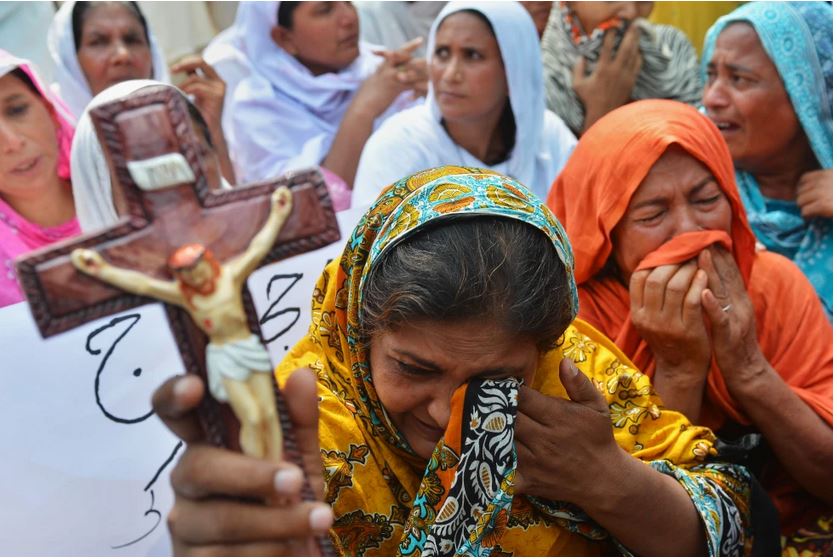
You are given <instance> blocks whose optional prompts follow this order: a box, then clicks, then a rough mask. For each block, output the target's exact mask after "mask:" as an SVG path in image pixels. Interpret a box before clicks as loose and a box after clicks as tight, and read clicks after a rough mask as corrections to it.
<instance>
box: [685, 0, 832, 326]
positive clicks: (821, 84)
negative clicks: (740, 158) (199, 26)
mask: <svg viewBox="0 0 837 559" xmlns="http://www.w3.org/2000/svg"><path fill="white" fill-rule="evenodd" d="M833 18H834V10H833V8H832V6H831V5H830V4H827V3H825V2H751V3H748V4H745V5H743V6H741V7H740V8H738V9H736V10H735V11H733V12H732V13H730V14H727V15H725V16H723V17H721V18H720V19H718V21H716V22H715V24H714V25H713V26H712V27H711V28H710V29H709V31H708V32H707V33H706V40H705V41H704V46H705V50H704V52H703V57H702V61H701V74H702V77H703V80H704V83H705V82H706V68H707V65H708V64H709V61H710V60H711V58H712V53H713V51H714V50H715V43H716V41H717V39H718V35H719V34H720V33H721V31H723V30H724V28H725V27H726V26H727V25H729V24H731V23H735V22H742V21H743V22H747V23H749V24H750V25H752V26H753V28H754V29H755V30H756V33H757V34H758V36H759V39H760V40H761V44H762V46H763V47H764V50H765V51H766V52H767V55H768V56H769V57H770V59H771V60H772V61H773V63H774V64H775V65H776V70H777V71H778V72H779V75H780V76H781V78H782V82H783V83H784V86H785V91H787V94H788V97H789V98H790V101H791V104H792V105H793V108H794V111H795V112H796V116H797V118H798V119H799V122H800V124H801V125H802V129H803V130H804V131H805V135H806V136H807V137H808V142H809V143H810V145H811V149H812V150H813V152H814V155H815V156H816V157H817V161H818V162H819V164H820V166H821V167H822V168H823V169H831V168H832V167H833V138H832V134H833V132H832V126H833V114H832V83H833V60H832V52H833V46H832V45H833V38H832V22H833ZM736 180H737V182H738V189H739V191H740V192H741V198H742V200H743V201H744V206H745V207H746V208H747V218H748V219H749V221H750V225H751V226H752V228H753V232H754V233H755V234H756V237H757V238H758V240H759V241H760V242H761V243H762V244H764V245H765V246H766V247H767V249H768V250H771V251H774V252H778V253H780V254H782V255H784V256H786V257H788V258H790V259H791V260H793V261H794V262H795V263H796V265H797V266H799V268H800V269H801V270H802V271H803V272H804V273H805V275H806V276H807V277H808V279H809V280H810V281H811V283H812V284H813V286H814V288H815V289H816V290H817V294H818V295H819V297H820V301H821V302H822V305H823V308H824V309H825V311H826V313H827V314H828V316H829V318H831V317H832V315H833V299H834V293H833V279H832V278H833V262H832V252H833V246H834V242H833V226H832V221H831V220H830V219H824V218H814V219H808V220H805V219H803V218H802V216H801V214H800V211H799V206H797V204H796V202H793V201H785V200H772V199H769V198H765V197H764V196H762V194H761V190H760V189H759V185H758V182H756V179H755V178H754V177H753V176H752V175H751V174H749V173H746V172H744V171H741V170H737V171H736Z"/></svg>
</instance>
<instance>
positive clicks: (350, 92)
mask: <svg viewBox="0 0 837 559" xmlns="http://www.w3.org/2000/svg"><path fill="white" fill-rule="evenodd" d="M278 7H279V2H241V4H239V7H238V13H237V14H236V18H235V24H234V28H235V32H232V33H230V34H229V36H228V41H229V42H228V45H230V46H231V47H234V48H239V49H243V51H244V54H245V55H246V57H247V59H248V60H249V62H250V65H251V69H252V73H251V74H250V76H249V77H247V78H245V79H244V80H242V82H241V83H240V84H239V85H238V87H237V88H236V91H235V94H234V100H233V105H232V110H231V114H232V118H233V129H232V134H228V141H229V144H230V148H231V149H230V151H231V152H232V154H233V157H234V158H235V160H236V163H237V165H236V166H237V168H240V169H242V170H243V172H244V176H243V177H241V179H242V180H243V181H246V182H249V181H255V180H262V179H267V178H271V177H275V176H278V175H280V174H281V173H282V172H284V171H286V170H291V169H297V168H300V167H308V166H312V165H319V164H320V162H321V161H322V160H323V158H324V157H325V156H326V154H328V151H329V149H331V142H332V141H333V140H334V135H335V134H336V133H337V129H338V128H339V126H340V122H341V121H342V120H343V114H344V113H345V112H346V109H347V108H348V107H349V103H351V101H352V98H353V97H354V95H355V93H356V92H357V90H358V88H359V87H360V85H361V84H362V83H363V82H364V81H365V80H366V78H368V77H369V76H370V75H371V74H372V73H373V72H374V71H375V69H376V68H377V67H378V65H379V64H380V63H381V60H382V59H381V58H380V57H378V56H376V55H374V54H372V50H373V48H374V47H372V46H371V45H369V44H366V43H364V42H360V45H359V46H360V55H359V56H358V57H357V58H356V59H355V61H354V62H352V63H351V64H350V65H349V66H348V67H347V68H344V69H343V70H341V71H339V72H336V73H333V72H331V73H327V74H322V75H319V76H315V75H314V74H312V73H311V72H310V71H309V70H308V69H307V68H306V67H305V66H303V65H302V64H301V63H300V62H299V61H297V60H296V58H294V57H293V56H291V55H290V54H288V53H287V52H285V51H284V50H283V49H281V48H279V46H278V45H277V44H276V43H275V42H274V41H273V39H272V38H271V36H270V31H271V28H273V27H274V26H275V25H276V24H277V12H278Z"/></svg>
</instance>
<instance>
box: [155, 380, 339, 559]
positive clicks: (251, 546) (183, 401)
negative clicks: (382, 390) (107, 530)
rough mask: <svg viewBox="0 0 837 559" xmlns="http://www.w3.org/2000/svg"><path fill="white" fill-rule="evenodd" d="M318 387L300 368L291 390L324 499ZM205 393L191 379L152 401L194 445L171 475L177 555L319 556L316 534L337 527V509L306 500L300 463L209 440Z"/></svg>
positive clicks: (302, 442)
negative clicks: (202, 414) (203, 416)
mask: <svg viewBox="0 0 837 559" xmlns="http://www.w3.org/2000/svg"><path fill="white" fill-rule="evenodd" d="M306 377H307V378H306ZM315 386H316V385H315V381H314V380H313V376H312V375H311V373H310V371H303V372H300V371H298V372H296V373H294V375H293V376H292V377H291V378H290V379H289V380H288V385H287V387H286V389H285V391H284V393H285V396H286V399H287V402H288V408H289V411H290V413H291V417H292V421H293V422H294V425H295V433H296V435H297V439H298V443H299V447H300V451H301V452H302V453H303V456H304V457H305V460H304V462H305V464H306V470H307V471H306V475H307V476H308V478H309V480H310V481H311V486H312V488H313V489H314V491H315V492H317V493H318V495H319V498H320V499H321V498H322V488H323V483H322V465H321V462H320V458H319V441H318V440H317V438H316V433H317V415H318V412H317V411H316V410H317V407H316V388H315ZM203 390H204V388H203V383H202V382H201V381H200V379H199V378H198V377H196V376H194V375H187V376H184V377H176V378H173V379H170V380H169V381H168V382H166V383H165V384H163V385H162V386H161V387H160V388H159V389H157V391H156V392H155V393H154V397H153V406H154V411H155V412H156V413H157V415H158V416H159V417H160V418H161V419H162V420H163V422H164V423H165V424H166V426H167V427H168V428H169V429H170V430H171V431H172V432H173V433H174V434H175V435H177V436H178V437H180V438H181V439H183V440H184V441H185V442H186V445H187V446H186V450H185V451H184V452H183V454H182V456H181V457H180V460H179V461H178V463H177V466H176V467H175V468H174V470H173V471H172V474H171V483H172V488H173V489H174V495H175V499H174V506H173V507H172V510H171V512H170V513H169V518H168V524H169V532H170V533H171V538H172V545H173V549H174V553H175V555H178V556H180V555H227V556H229V555H318V554H319V549H318V547H317V545H316V543H315V540H314V536H317V535H320V534H324V533H326V532H327V531H328V529H329V527H330V526H331V524H332V522H333V514H332V511H331V507H329V506H328V505H327V504H325V503H322V502H303V501H301V499H300V490H301V488H302V485H303V472H302V471H301V470H300V469H299V468H298V467H296V466H295V465H293V464H290V463H287V462H280V463H275V462H270V461H267V460H260V459H256V458H251V457H248V456H245V455H243V454H239V453H237V452H232V451H230V450H226V449H221V448H215V447H212V446H209V445H208V444H206V443H204V442H203V431H202V429H201V426H200V423H199V422H198V417H197V414H196V409H197V406H198V404H199V403H200V401H201V399H202V397H203ZM312 400H313V402H312ZM312 404H313V405H312ZM312 454H313V457H314V458H316V464H315V461H314V460H312V459H311V458H312Z"/></svg>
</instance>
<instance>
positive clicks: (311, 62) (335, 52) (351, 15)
mask: <svg viewBox="0 0 837 559" xmlns="http://www.w3.org/2000/svg"><path fill="white" fill-rule="evenodd" d="M291 21H292V24H291V28H290V29H286V28H284V27H279V26H275V27H274V28H273V30H272V31H271V36H272V38H273V40H274V42H276V44H277V45H279V47H281V48H282V49H284V50H285V51H286V52H287V53H288V54H290V55H291V56H293V57H295V58H296V59H298V60H299V61H300V62H301V63H302V64H303V65H304V66H305V67H306V68H308V70H310V71H311V73H312V74H314V75H320V74H325V73H327V72H337V71H340V70H342V69H343V68H345V67H346V66H348V65H349V64H351V63H352V62H354V60H355V59H356V58H357V57H358V55H359V54H360V47H359V43H358V41H359V39H360V23H359V20H358V17H357V11H356V10H355V7H354V6H352V3H351V2H300V4H299V6H298V7H297V8H296V9H295V10H294V12H293V16H292V18H291Z"/></svg>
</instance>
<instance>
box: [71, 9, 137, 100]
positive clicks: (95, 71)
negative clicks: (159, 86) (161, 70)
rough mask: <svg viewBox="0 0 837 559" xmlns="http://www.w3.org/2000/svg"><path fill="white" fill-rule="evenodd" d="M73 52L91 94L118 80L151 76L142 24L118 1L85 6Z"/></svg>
mask: <svg viewBox="0 0 837 559" xmlns="http://www.w3.org/2000/svg"><path fill="white" fill-rule="evenodd" d="M76 55H77V57H78V62H79V65H80V66H81V70H82V72H84V76H85V77H86V78H87V83H88V84H89V85H90V91H91V93H93V95H96V94H97V93H99V92H101V91H103V90H104V89H107V88H108V87H110V86H112V85H114V84H117V83H119V82H123V81H126V80H134V79H148V78H150V77H151V70H152V67H151V66H152V63H151V48H150V47H149V45H148V41H146V39H145V31H144V29H143V27H142V23H140V21H139V19H138V18H137V16H136V14H135V13H134V12H133V11H131V9H130V8H128V7H127V6H124V5H122V4H120V3H118V2H107V3H102V4H101V5H94V6H92V7H91V8H88V10H87V12H86V13H85V14H84V23H83V24H82V31H81V40H80V41H79V48H78V52H77V53H76Z"/></svg>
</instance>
